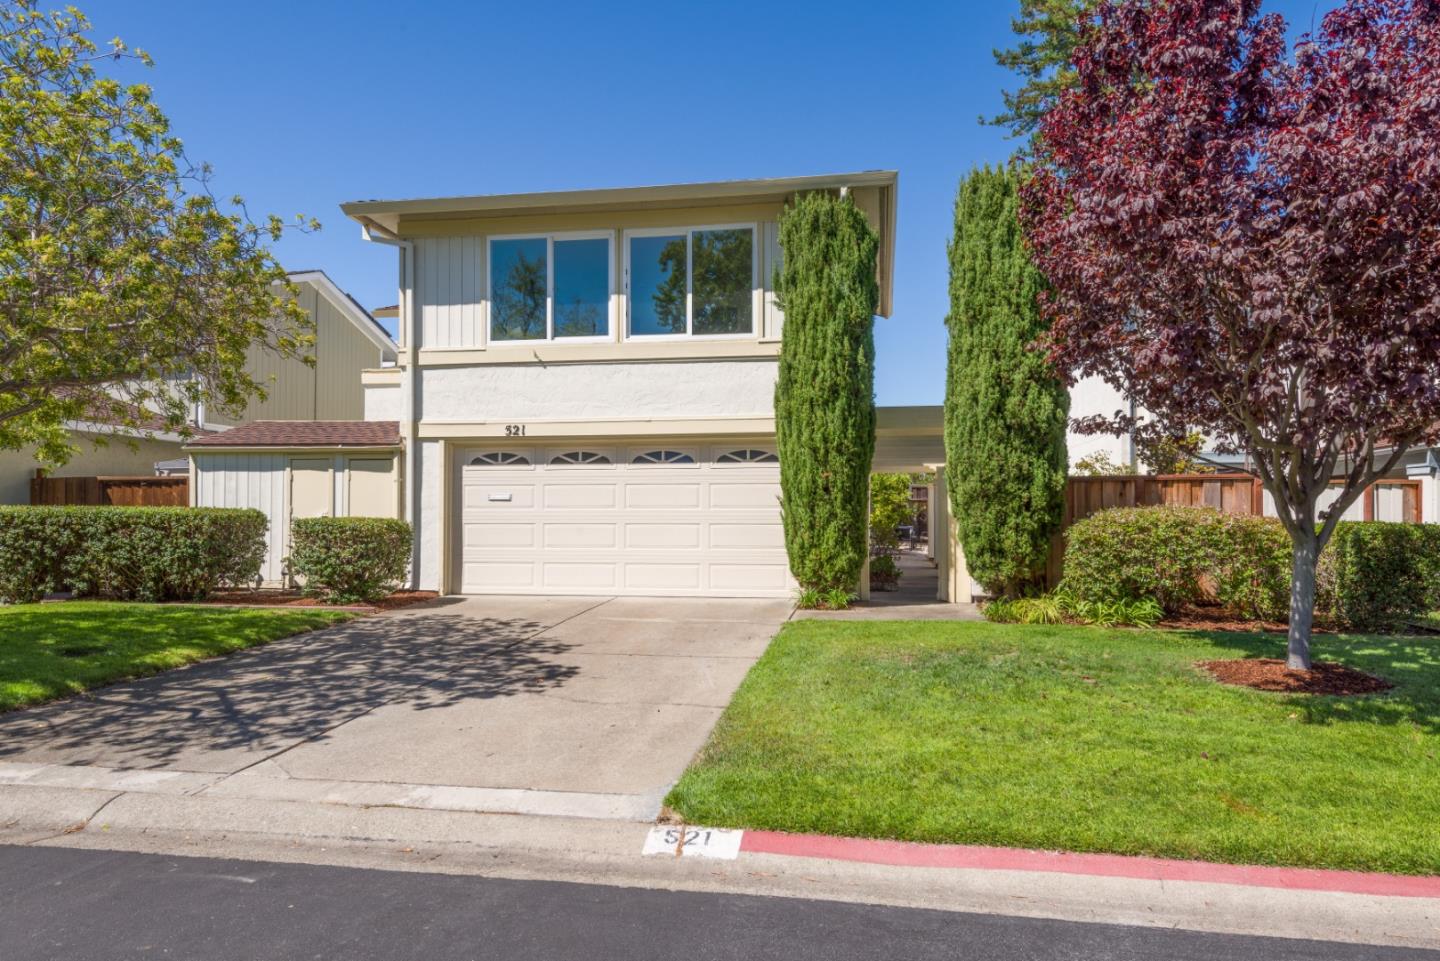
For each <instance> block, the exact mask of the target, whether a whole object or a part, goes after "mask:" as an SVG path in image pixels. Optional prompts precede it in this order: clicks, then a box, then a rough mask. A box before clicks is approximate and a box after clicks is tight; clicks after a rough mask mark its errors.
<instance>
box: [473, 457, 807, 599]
mask: <svg viewBox="0 0 1440 961" xmlns="http://www.w3.org/2000/svg"><path fill="white" fill-rule="evenodd" d="M660 446H664V448H665V449H671V448H672V447H675V445H674V444H673V443H671V444H668V445H660ZM739 446H767V445H766V442H765V441H756V442H752V444H750V445H745V444H741V445H739ZM768 446H769V447H770V448H773V444H772V445H768ZM567 449H568V448H567ZM577 449H578V448H577ZM656 449H660V447H659V446H657V448H656ZM675 449H679V448H675ZM498 460H499V459H498V458H496V457H487V456H485V452H484V451H483V450H481V449H477V450H474V451H470V452H466V453H465V454H464V456H463V458H462V459H461V460H460V466H459V467H458V470H459V473H460V476H459V477H458V478H457V485H456V486H457V490H458V499H459V501H460V503H459V504H458V505H457V506H458V507H459V510H458V511H457V513H458V515H459V517H458V519H457V520H458V524H457V526H458V530H457V531H456V537H455V540H456V542H457V543H458V550H457V561H458V567H459V574H460V584H459V585H458V586H459V588H460V589H461V590H462V591H464V592H466V593H477V594H486V593H490V594H503V593H521V594H524V593H530V594H633V595H646V594H650V595H672V596H705V595H710V596H729V597H744V596H770V597H783V596H786V595H787V594H788V593H789V592H790V590H791V588H792V586H793V585H792V583H791V580H790V577H789V572H788V564H787V562H786V559H785V545H784V536H783V531H782V529H781V523H780V506H779V470H778V468H777V467H776V465H774V464H773V463H771V464H761V463H755V464H736V463H733V462H725V463H716V462H714V461H712V460H708V459H703V458H702V459H700V460H699V461H698V462H696V463H690V464H646V465H643V466H634V465H631V464H629V463H628V461H620V462H618V463H616V464H614V465H613V466H606V467H598V468H597V467H587V466H583V465H577V464H574V463H563V464H551V463H549V462H548V460H541V461H539V462H536V463H532V464H531V465H525V466H514V465H512V464H510V463H508V462H507V463H499V462H498Z"/></svg>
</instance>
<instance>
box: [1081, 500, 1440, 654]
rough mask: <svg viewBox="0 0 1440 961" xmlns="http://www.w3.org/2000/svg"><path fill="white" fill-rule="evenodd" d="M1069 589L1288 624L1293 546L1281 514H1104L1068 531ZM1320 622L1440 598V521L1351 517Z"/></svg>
mask: <svg viewBox="0 0 1440 961" xmlns="http://www.w3.org/2000/svg"><path fill="white" fill-rule="evenodd" d="M1067 538H1068V544H1067V546H1066V550H1065V579H1064V584H1063V590H1064V591H1065V592H1066V593H1068V594H1070V595H1071V596H1073V597H1075V598H1076V599H1078V600H1082V601H1094V602H1116V601H1132V600H1141V599H1144V598H1151V599H1153V600H1154V601H1156V602H1157V603H1158V604H1159V605H1160V606H1161V608H1163V609H1164V610H1165V612H1166V613H1169V614H1173V613H1175V612H1176V611H1178V610H1179V609H1180V608H1181V607H1183V606H1185V605H1186V604H1192V603H1195V602H1197V601H1202V600H1213V601H1216V602H1218V603H1220V604H1222V605H1223V606H1225V607H1227V608H1229V609H1230V610H1231V611H1232V612H1233V613H1234V614H1235V615H1236V616H1239V617H1244V618H1251V619H1256V620H1259V619H1267V620H1284V619H1286V618H1287V617H1288V616H1289V610H1290V568H1291V556H1292V548H1291V544H1290V538H1289V535H1287V534H1286V533H1285V529H1284V528H1283V527H1282V526H1281V525H1280V522H1279V521H1278V520H1275V519H1274V518H1268V517H1253V516H1247V515H1237V514H1227V513H1223V512H1221V511H1217V510H1213V509H1211V508H1205V507H1133V508H1120V509H1116V510H1108V511H1101V512H1099V513H1097V514H1093V515H1091V516H1090V517H1087V518H1085V519H1084V520H1082V521H1079V522H1078V523H1076V524H1075V525H1074V526H1072V527H1071V528H1070V530H1069V531H1068V532H1067ZM1317 580H1318V584H1317V597H1316V603H1315V613H1316V618H1317V619H1318V620H1321V621H1324V622H1326V623H1329V624H1332V625H1334V626H1337V627H1344V628H1349V629H1352V630H1378V629H1384V628H1389V627H1393V626H1394V625H1396V624H1397V623H1398V622H1401V621H1403V620H1405V619H1407V618H1410V617H1414V616H1416V615H1418V614H1421V613H1424V612H1426V611H1430V610H1435V609H1437V602H1440V526H1436V525H1430V524H1396V523H1385V522H1381V521H1364V522H1343V523H1341V524H1340V525H1339V526H1338V527H1337V528H1336V530H1335V534H1334V536H1333V537H1332V538H1331V540H1330V543H1329V545H1327V547H1326V549H1325V551H1324V553H1323V554H1321V556H1320V565H1319V570H1318V572H1317Z"/></svg>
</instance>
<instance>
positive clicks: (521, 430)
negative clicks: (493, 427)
mask: <svg viewBox="0 0 1440 961" xmlns="http://www.w3.org/2000/svg"><path fill="white" fill-rule="evenodd" d="M505 436H506V437H524V436H525V425H524V424H506V425H505Z"/></svg>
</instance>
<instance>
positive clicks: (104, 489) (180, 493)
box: [30, 470, 190, 507]
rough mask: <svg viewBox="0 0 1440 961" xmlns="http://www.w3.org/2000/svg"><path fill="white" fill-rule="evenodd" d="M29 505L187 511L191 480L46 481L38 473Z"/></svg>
mask: <svg viewBox="0 0 1440 961" xmlns="http://www.w3.org/2000/svg"><path fill="white" fill-rule="evenodd" d="M30 503H31V504H37V505H38V504H49V505H65V504H79V505H107V504H108V505H111V506H115V507H187V506H189V504H190V478H188V477H152V476H139V477H46V476H45V472H44V471H38V470H37V471H36V472H35V477H34V478H32V479H31V481H30Z"/></svg>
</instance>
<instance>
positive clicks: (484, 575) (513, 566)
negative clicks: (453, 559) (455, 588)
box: [461, 561, 538, 593]
mask: <svg viewBox="0 0 1440 961" xmlns="http://www.w3.org/2000/svg"><path fill="white" fill-rule="evenodd" d="M461 576H462V578H463V582H464V585H465V589H466V590H468V591H474V592H477V593H480V592H485V591H497V590H506V591H520V590H525V589H528V588H533V587H536V586H538V585H537V584H536V580H535V565H534V564H533V563H529V562H515V561H509V562H504V561H501V562H475V563H471V562H468V561H467V562H466V563H465V564H464V565H463V569H462V571H461Z"/></svg>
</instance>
